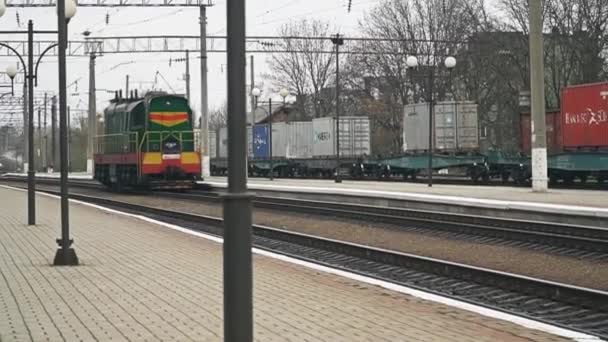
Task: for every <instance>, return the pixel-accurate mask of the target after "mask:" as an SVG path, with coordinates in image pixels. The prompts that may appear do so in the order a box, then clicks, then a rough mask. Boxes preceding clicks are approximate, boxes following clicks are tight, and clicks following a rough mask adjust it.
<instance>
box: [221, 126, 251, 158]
mask: <svg viewBox="0 0 608 342" xmlns="http://www.w3.org/2000/svg"><path fill="white" fill-rule="evenodd" d="M217 143H218V146H219V147H218V156H219V158H228V128H227V127H222V128H220V134H219V139H218V142H217ZM251 145H252V141H251V126H247V155H248V156H252V154H253V150H252V147H251Z"/></svg>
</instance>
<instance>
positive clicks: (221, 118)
mask: <svg viewBox="0 0 608 342" xmlns="http://www.w3.org/2000/svg"><path fill="white" fill-rule="evenodd" d="M227 123H228V103H227V102H224V103H223V104H222V105H221V106H219V107H217V108H214V109H212V110H211V111H210V112H209V129H210V130H214V131H218V130H219V129H220V128H222V127H226V124H227Z"/></svg>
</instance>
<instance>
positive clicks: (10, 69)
mask: <svg viewBox="0 0 608 342" xmlns="http://www.w3.org/2000/svg"><path fill="white" fill-rule="evenodd" d="M0 2H2V0H0ZM2 14H3V12H2V11H0V17H1V16H2ZM6 74H7V75H8V77H9V78H10V79H11V96H14V95H15V76H17V68H15V66H14V65H9V66H7V67H6Z"/></svg>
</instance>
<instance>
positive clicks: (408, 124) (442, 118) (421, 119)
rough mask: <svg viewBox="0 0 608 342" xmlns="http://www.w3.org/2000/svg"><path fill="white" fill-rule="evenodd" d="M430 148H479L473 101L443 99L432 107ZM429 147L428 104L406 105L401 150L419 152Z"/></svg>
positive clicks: (475, 108) (458, 149)
mask: <svg viewBox="0 0 608 342" xmlns="http://www.w3.org/2000/svg"><path fill="white" fill-rule="evenodd" d="M434 119H435V122H434V127H433V132H434V133H433V135H434V139H435V141H434V147H435V149H436V150H438V151H444V150H449V151H460V150H476V149H478V148H479V134H478V133H479V132H478V115H477V104H476V103H474V102H471V101H459V102H455V101H443V102H438V103H437V104H436V105H435V106H434ZM428 146H429V105H428V103H417V104H412V105H407V106H405V108H404V113H403V150H404V151H406V152H410V151H423V150H427V149H428Z"/></svg>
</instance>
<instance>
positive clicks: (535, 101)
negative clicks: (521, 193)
mask: <svg viewBox="0 0 608 342" xmlns="http://www.w3.org/2000/svg"><path fill="white" fill-rule="evenodd" d="M529 4H530V5H529V6H530V18H529V19H530V88H531V89H530V90H531V102H532V122H531V125H532V127H531V128H532V129H531V132H532V137H531V139H532V191H534V192H546V191H547V142H546V134H545V83H544V82H545V81H544V80H545V78H544V65H543V32H542V29H543V18H542V0H530V3H529Z"/></svg>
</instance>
